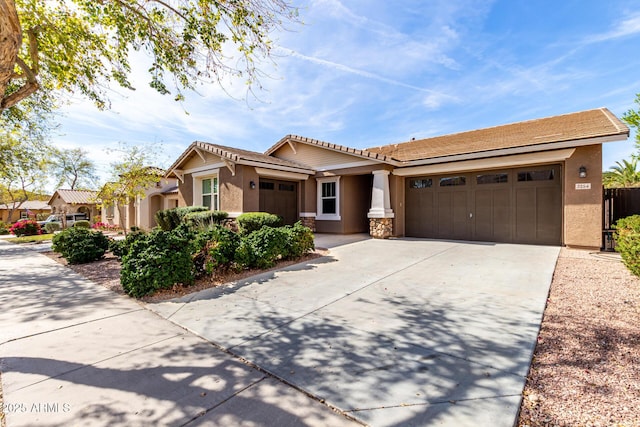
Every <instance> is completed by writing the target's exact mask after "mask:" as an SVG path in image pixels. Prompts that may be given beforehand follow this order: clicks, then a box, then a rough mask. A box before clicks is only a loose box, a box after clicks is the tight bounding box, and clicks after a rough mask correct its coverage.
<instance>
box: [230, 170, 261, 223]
mask: <svg viewBox="0 0 640 427" xmlns="http://www.w3.org/2000/svg"><path fill="white" fill-rule="evenodd" d="M236 167H237V166H236ZM242 169H243V172H242V173H243V176H244V184H243V185H244V187H243V188H244V192H243V194H242V200H243V202H242V206H243V209H241V210H239V211H238V212H257V211H258V210H259V209H260V189H259V182H260V176H259V175H258V173H257V172H256V168H254V167H252V166H244V167H243V168H242ZM252 181H253V183H254V184H255V188H251V182H252Z"/></svg>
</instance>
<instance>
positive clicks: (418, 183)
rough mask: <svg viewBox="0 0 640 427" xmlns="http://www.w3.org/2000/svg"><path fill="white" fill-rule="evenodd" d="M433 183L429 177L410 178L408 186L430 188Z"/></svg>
mask: <svg viewBox="0 0 640 427" xmlns="http://www.w3.org/2000/svg"><path fill="white" fill-rule="evenodd" d="M432 185H433V180H432V179H431V178H420V179H412V180H410V181H409V188H430V187H431V186H432Z"/></svg>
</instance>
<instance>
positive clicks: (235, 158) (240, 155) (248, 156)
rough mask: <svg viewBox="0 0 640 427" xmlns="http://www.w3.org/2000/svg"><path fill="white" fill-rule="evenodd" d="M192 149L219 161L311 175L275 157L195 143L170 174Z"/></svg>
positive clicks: (296, 164) (180, 158) (302, 166)
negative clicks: (257, 165)
mask: <svg viewBox="0 0 640 427" xmlns="http://www.w3.org/2000/svg"><path fill="white" fill-rule="evenodd" d="M194 148H197V149H200V150H203V151H206V152H208V153H211V154H215V155H217V156H220V158H221V159H227V160H230V161H232V162H238V163H243V162H254V163H262V164H264V165H265V166H267V167H268V166H269V165H271V166H284V167H289V168H295V169H301V170H304V171H308V172H309V173H311V172H312V171H313V169H312V168H311V167H309V166H307V165H303V164H301V163H296V162H292V161H290V160H284V159H279V158H277V157H272V156H268V155H266V154H262V153H258V152H256V151H249V150H242V149H239V148H234V147H226V146H224V145H217V144H211V143H209V142H202V141H195V142H193V143H192V144H191V145H190V146H189V148H187V149H186V150H185V151H184V152H183V153H182V155H181V156H180V157H179V158H178V159H177V160H176V161H175V162H174V163H173V165H171V167H169V169H168V172H169V173H171V171H173V170H174V169H175V168H177V167H178V165H180V164H181V163H182V162H183V161H184V160H186V158H187V157H189V155H190V154H191V152H192V150H193V149H194Z"/></svg>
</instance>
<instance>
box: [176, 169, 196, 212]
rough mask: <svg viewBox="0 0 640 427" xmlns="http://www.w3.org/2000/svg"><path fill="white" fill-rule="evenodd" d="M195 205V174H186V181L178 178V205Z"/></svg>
mask: <svg viewBox="0 0 640 427" xmlns="http://www.w3.org/2000/svg"><path fill="white" fill-rule="evenodd" d="M192 205H193V176H192V175H191V174H185V175H184V182H182V181H180V180H178V206H192Z"/></svg>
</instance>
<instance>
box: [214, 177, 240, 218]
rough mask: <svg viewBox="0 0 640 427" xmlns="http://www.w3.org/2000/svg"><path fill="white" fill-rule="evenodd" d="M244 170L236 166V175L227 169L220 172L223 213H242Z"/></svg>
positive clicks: (221, 207) (219, 180)
mask: <svg viewBox="0 0 640 427" xmlns="http://www.w3.org/2000/svg"><path fill="white" fill-rule="evenodd" d="M243 170H244V167H243V166H236V170H235V172H236V173H235V175H232V174H231V171H230V170H229V168H226V167H225V168H221V169H220V172H218V182H219V188H220V189H219V191H220V210H221V211H225V212H242V193H243V175H244V174H243Z"/></svg>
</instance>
